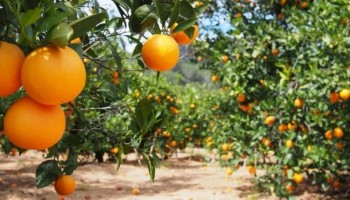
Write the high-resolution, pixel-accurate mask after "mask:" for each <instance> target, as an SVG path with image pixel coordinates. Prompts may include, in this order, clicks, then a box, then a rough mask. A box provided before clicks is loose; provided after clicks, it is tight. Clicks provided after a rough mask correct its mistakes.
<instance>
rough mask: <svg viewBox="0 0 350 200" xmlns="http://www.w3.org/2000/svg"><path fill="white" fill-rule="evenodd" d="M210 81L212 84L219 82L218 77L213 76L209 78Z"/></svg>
mask: <svg viewBox="0 0 350 200" xmlns="http://www.w3.org/2000/svg"><path fill="white" fill-rule="evenodd" d="M211 81H212V82H213V83H216V82H218V81H219V76H218V75H213V76H212V77H211Z"/></svg>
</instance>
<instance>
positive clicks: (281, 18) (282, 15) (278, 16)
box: [277, 12, 284, 20]
mask: <svg viewBox="0 0 350 200" xmlns="http://www.w3.org/2000/svg"><path fill="white" fill-rule="evenodd" d="M283 18H284V14H283V13H281V12H280V13H278V15H277V19H279V20H283Z"/></svg>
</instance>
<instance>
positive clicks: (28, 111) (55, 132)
mask: <svg viewBox="0 0 350 200" xmlns="http://www.w3.org/2000/svg"><path fill="white" fill-rule="evenodd" d="M65 127H66V118H65V114H64V111H63V110H62V109H61V107H60V106H58V105H53V106H47V105H42V104H39V103H37V102H36V101H34V100H32V99H31V98H30V97H23V98H21V99H19V100H17V101H16V102H15V103H14V104H12V105H11V106H10V108H9V109H8V110H7V112H6V114H5V119H4V133H5V134H6V135H7V137H8V139H9V140H10V141H11V142H12V143H13V144H15V145H16V146H18V147H21V148H23V149H35V150H42V149H47V148H49V147H52V146H53V145H55V144H56V143H57V142H58V141H59V140H60V139H61V138H62V136H63V133H64V130H65Z"/></svg>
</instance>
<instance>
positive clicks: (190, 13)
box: [179, 1, 197, 20]
mask: <svg viewBox="0 0 350 200" xmlns="http://www.w3.org/2000/svg"><path fill="white" fill-rule="evenodd" d="M179 17H180V18H181V20H187V19H191V18H197V16H196V12H195V11H194V9H193V7H192V5H191V4H190V3H189V2H188V1H181V2H180V15H179Z"/></svg>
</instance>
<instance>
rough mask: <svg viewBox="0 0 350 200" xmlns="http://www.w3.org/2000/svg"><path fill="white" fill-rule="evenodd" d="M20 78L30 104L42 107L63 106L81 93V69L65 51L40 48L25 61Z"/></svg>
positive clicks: (76, 57) (74, 55)
mask: <svg viewBox="0 0 350 200" xmlns="http://www.w3.org/2000/svg"><path fill="white" fill-rule="evenodd" d="M21 78H22V83H23V87H24V89H25V91H26V92H27V94H28V95H29V96H30V97H31V98H32V99H33V100H35V101H37V102H39V103H41V104H45V105H58V104H63V103H67V102H69V101H71V100H73V99H74V98H75V97H77V96H78V95H79V94H80V92H81V91H82V90H83V88H84V86H85V81H86V72H85V65H84V63H83V61H82V59H81V58H80V56H79V55H78V54H77V53H76V52H75V51H74V50H73V49H71V48H69V47H64V48H59V47H55V46H47V47H41V48H38V49H36V50H34V51H32V52H31V53H30V54H29V55H28V56H27V57H26V58H25V60H24V62H23V65H22V72H21Z"/></svg>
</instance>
